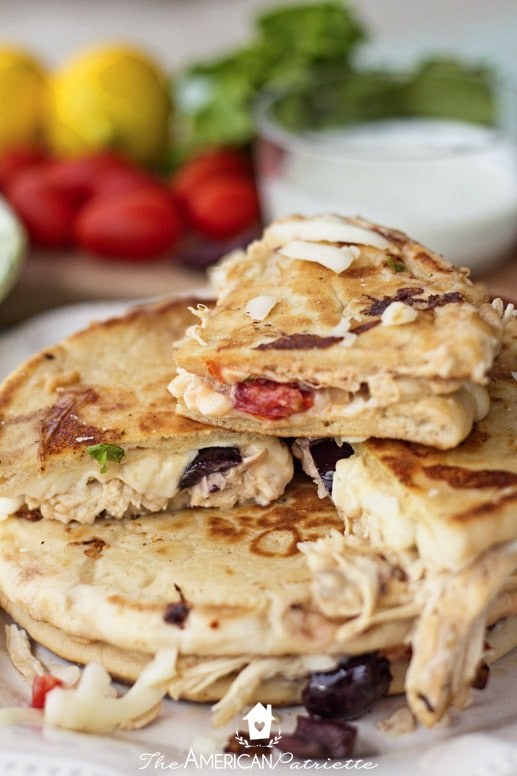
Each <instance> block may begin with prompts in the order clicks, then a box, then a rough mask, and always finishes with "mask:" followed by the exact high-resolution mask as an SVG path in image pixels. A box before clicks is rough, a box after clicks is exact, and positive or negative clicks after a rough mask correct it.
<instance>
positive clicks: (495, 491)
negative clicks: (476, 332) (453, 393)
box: [332, 318, 517, 569]
mask: <svg viewBox="0 0 517 776" xmlns="http://www.w3.org/2000/svg"><path fill="white" fill-rule="evenodd" d="M516 378H517V319H516V318H512V319H511V320H510V321H509V322H508V324H507V326H506V328H505V333H504V336H503V347H502V349H501V352H500V354H499V356H498V358H497V359H496V362H495V364H494V366H493V368H492V370H491V371H490V379H489V383H488V392H489V396H490V411H489V413H488V415H487V416H486V417H485V418H484V419H483V420H481V421H479V422H478V423H477V424H476V426H475V428H474V430H473V431H472V433H471V434H470V435H469V436H468V437H467V439H466V440H465V441H464V442H462V444H461V445H459V446H458V447H457V448H455V449H454V450H447V451H440V450H435V449H433V448H430V447H424V446H422V445H416V444H412V443H407V442H403V441H399V440H381V439H369V440H367V441H365V442H361V443H358V444H354V445H352V447H353V449H354V454H353V455H352V456H350V457H346V458H343V459H341V460H339V461H338V462H337V464H336V470H335V474H334V479H333V487H332V497H333V499H334V502H335V504H336V506H337V509H338V511H339V513H340V514H341V515H342V517H343V518H344V519H345V520H346V523H347V527H348V530H349V531H350V532H351V533H353V534H355V535H357V536H360V537H363V538H365V539H367V540H368V542H370V543H372V544H386V545H389V546H391V547H398V548H401V549H409V548H413V547H416V548H417V549H418V552H419V555H420V557H422V558H423V559H424V560H425V561H426V563H428V564H432V565H434V566H440V567H443V568H451V569H458V568H461V567H462V566H464V565H465V564H467V563H469V562H471V561H472V560H473V559H474V558H476V557H477V556H478V555H479V554H480V553H481V552H483V551H484V550H486V549H488V548H489V547H491V546H493V545H496V544H498V543H500V542H507V541H510V540H513V539H517V519H516V515H517V456H516V452H517V448H516V439H515V428H516V427H517V379H516Z"/></svg>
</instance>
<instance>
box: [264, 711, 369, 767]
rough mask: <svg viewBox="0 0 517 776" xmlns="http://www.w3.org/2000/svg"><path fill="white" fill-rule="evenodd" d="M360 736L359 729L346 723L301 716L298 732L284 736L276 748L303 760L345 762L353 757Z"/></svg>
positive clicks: (298, 721) (298, 722)
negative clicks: (341, 758)
mask: <svg viewBox="0 0 517 776" xmlns="http://www.w3.org/2000/svg"><path fill="white" fill-rule="evenodd" d="M356 735H357V728H355V727H354V726H353V725H349V724H348V722H344V721H343V720H338V719H316V718H315V717H302V716H299V717H297V718H296V728H295V730H294V732H293V733H287V734H284V735H283V736H282V738H281V739H280V741H279V742H278V743H277V744H276V747H277V748H278V749H280V751H282V752H291V754H294V755H295V756H296V757H300V758H303V759H311V760H323V759H326V758H328V757H331V758H332V759H336V758H340V757H343V758H345V757H350V755H351V754H352V751H353V748H354V744H355V739H356Z"/></svg>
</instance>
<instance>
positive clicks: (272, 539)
mask: <svg viewBox="0 0 517 776" xmlns="http://www.w3.org/2000/svg"><path fill="white" fill-rule="evenodd" d="M300 541H301V537H300V534H299V533H298V530H297V528H296V526H294V525H291V526H278V527H276V528H271V529H269V530H268V531H263V532H262V533H260V534H259V535H258V536H256V537H255V538H254V539H253V541H252V542H251V544H250V551H251V552H253V553H254V554H255V555H259V556H262V557H266V558H289V557H290V556H292V555H296V554H297V553H298V552H299V549H298V543H299V542H300Z"/></svg>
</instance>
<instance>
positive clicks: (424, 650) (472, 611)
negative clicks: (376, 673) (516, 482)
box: [406, 542, 517, 726]
mask: <svg viewBox="0 0 517 776" xmlns="http://www.w3.org/2000/svg"><path fill="white" fill-rule="evenodd" d="M516 565H517V542H513V543H511V544H509V545H502V546H499V547H496V548H494V549H491V550H488V551H487V552H485V553H484V554H483V555H482V556H481V557H479V558H478V559H476V560H475V561H474V562H473V563H471V564H470V565H469V566H466V567H465V568H463V569H461V570H460V571H458V572H457V573H455V574H449V573H436V574H432V573H428V577H427V580H426V590H425V596H424V599H423V600H424V602H425V603H424V607H423V610H422V613H421V615H420V617H419V619H418V620H417V624H416V628H415V632H414V635H413V638H412V648H413V657H412V659H411V663H410V665H409V669H408V672H407V675H406V695H407V699H408V702H409V705H410V708H411V710H412V711H413V713H414V714H415V716H416V717H417V718H418V719H419V720H420V721H421V722H423V723H424V724H425V725H428V726H431V725H434V724H435V723H436V722H438V721H439V720H440V719H441V717H442V716H443V714H444V712H445V711H446V709H447V708H448V707H449V705H455V706H456V707H458V708H460V707H461V706H463V705H464V703H465V700H466V697H467V694H468V691H469V688H470V686H471V684H472V681H473V679H474V677H475V675H476V671H477V667H478V664H479V662H480V660H481V657H482V654H483V642H484V631H485V624H486V615H487V610H488V607H489V605H490V602H491V601H492V600H493V599H494V597H495V596H496V595H497V594H498V592H499V591H500V590H501V589H502V588H503V587H504V584H505V581H506V579H507V577H508V575H509V574H510V573H511V572H512V571H513V570H514V569H515V567H516Z"/></svg>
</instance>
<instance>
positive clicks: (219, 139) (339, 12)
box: [172, 0, 366, 148]
mask: <svg viewBox="0 0 517 776" xmlns="http://www.w3.org/2000/svg"><path fill="white" fill-rule="evenodd" d="M253 32H254V34H253V36H252V37H251V40H250V42H249V44H248V45H247V46H243V47H241V48H238V49H236V50H234V51H233V52H231V53H229V54H228V53H225V54H224V55H223V56H221V57H216V58H214V59H213V60H211V61H204V62H195V63H193V64H192V65H190V66H188V67H187V68H185V69H184V70H183V71H182V72H179V73H178V74H177V76H176V78H175V80H174V82H173V84H172V88H173V102H174V107H175V111H174V112H175V122H176V134H177V135H178V142H183V143H184V144H185V145H187V146H190V147H191V148H195V147H196V146H198V147H202V146H204V145H217V144H221V145H224V144H228V145H232V144H237V145H241V144H246V143H248V142H250V141H251V140H252V139H253V136H254V132H255V121H254V109H255V102H256V98H257V96H258V94H259V93H260V92H261V91H262V90H264V89H277V88H282V87H285V86H288V85H290V84H293V83H298V82H299V81H306V80H311V79H319V78H322V77H325V75H326V74H327V73H329V72H336V71H338V72H343V71H346V70H347V69H348V68H349V66H350V62H351V57H352V54H353V53H355V50H356V46H357V44H358V43H360V42H361V41H362V40H364V39H365V37H366V32H365V30H364V28H363V26H362V24H360V23H359V21H358V20H357V19H356V17H355V14H354V13H353V12H352V10H351V9H350V8H349V7H348V4H347V3H346V2H343V0H327V1H326V2H313V3H303V4H300V5H287V6H285V7H283V6H282V7H279V8H275V9H272V10H268V11H266V12H264V13H262V14H261V15H259V16H258V17H257V19H256V20H255V25H254V30H253Z"/></svg>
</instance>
